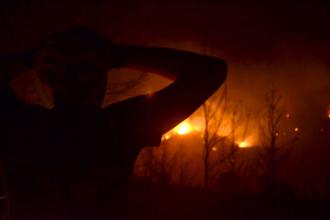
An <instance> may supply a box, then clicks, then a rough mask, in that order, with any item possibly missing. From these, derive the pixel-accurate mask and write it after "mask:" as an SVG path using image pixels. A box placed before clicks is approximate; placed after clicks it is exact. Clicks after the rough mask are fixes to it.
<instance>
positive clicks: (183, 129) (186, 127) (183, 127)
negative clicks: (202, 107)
mask: <svg viewBox="0 0 330 220" xmlns="http://www.w3.org/2000/svg"><path fill="white" fill-rule="evenodd" d="M173 130H174V132H175V133H177V134H178V135H185V134H188V133H190V132H191V131H192V130H193V126H192V125H191V124H190V123H188V122H186V121H184V122H182V123H181V124H179V125H178V126H176V127H175V128H174V129H173Z"/></svg>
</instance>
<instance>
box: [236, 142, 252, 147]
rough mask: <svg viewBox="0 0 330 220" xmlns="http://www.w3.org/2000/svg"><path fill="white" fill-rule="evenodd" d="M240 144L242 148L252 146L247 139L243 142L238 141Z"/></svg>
mask: <svg viewBox="0 0 330 220" xmlns="http://www.w3.org/2000/svg"><path fill="white" fill-rule="evenodd" d="M238 146H239V147H240V148H247V147H250V146H251V145H250V143H249V142H247V141H241V142H239V143H238Z"/></svg>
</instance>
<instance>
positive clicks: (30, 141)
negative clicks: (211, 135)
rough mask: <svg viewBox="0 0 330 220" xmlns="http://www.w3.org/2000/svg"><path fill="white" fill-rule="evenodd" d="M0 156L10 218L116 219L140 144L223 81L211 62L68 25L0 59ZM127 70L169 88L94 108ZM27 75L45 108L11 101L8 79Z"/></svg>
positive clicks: (154, 141) (154, 139) (156, 138)
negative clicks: (45, 96) (162, 80)
mask: <svg viewBox="0 0 330 220" xmlns="http://www.w3.org/2000/svg"><path fill="white" fill-rule="evenodd" d="M0 58H1V59H0V72H1V73H0V82H1V86H0V105H1V106H0V107H1V108H0V144H1V145H0V146H1V147H0V157H1V159H2V160H3V161H4V163H5V174H6V178H7V181H8V187H9V199H10V205H11V219H13V220H20V219H24V220H29V219H43V220H46V219H109V217H110V219H125V217H124V216H125V210H126V209H125V204H126V202H125V200H126V192H127V183H128V179H129V176H130V174H131V171H132V169H133V166H134V162H135V159H136V158H137V156H138V154H139V152H140V151H141V149H142V148H143V147H144V146H156V145H159V143H160V139H161V136H162V134H164V133H166V132H167V131H168V130H170V129H171V128H173V127H174V126H175V125H177V124H179V123H180V122H181V121H183V120H184V119H185V118H187V117H188V116H189V115H190V114H192V113H193V112H194V111H195V110H196V109H197V108H198V107H199V106H200V105H201V104H202V103H203V102H204V101H205V100H206V99H207V98H208V97H209V96H210V95H211V94H212V93H214V92H215V91H216V90H217V89H218V88H219V87H220V86H221V84H222V83H223V82H224V80H225V77H226V72H227V65H226V63H225V62H224V61H223V60H221V59H218V58H215V57H209V56H204V55H200V54H195V53H191V52H185V51H179V50H174V49H167V48H149V47H140V46H130V45H121V44H115V43H113V42H111V41H110V40H108V39H106V38H105V37H103V36H101V35H99V34H98V33H96V32H94V31H91V30H89V29H84V28H71V29H68V30H65V31H63V32H59V33H56V34H53V35H51V36H49V37H47V38H45V39H44V40H43V41H42V42H41V43H40V45H39V46H38V47H37V48H33V49H30V50H26V51H21V52H15V53H11V54H2V55H1V57H0ZM115 67H127V68H133V69H136V70H142V71H148V72H153V73H156V74H159V75H162V76H165V77H168V78H171V79H174V83H172V84H171V85H169V86H168V87H166V88H165V89H162V90H160V91H158V92H156V93H155V94H154V95H153V97H152V98H148V97H146V96H143V95H141V96H137V97H134V98H131V99H128V100H125V101H121V102H118V103H115V104H112V105H110V106H108V107H105V108H101V107H100V106H101V103H102V101H103V98H104V95H105V89H106V81H107V80H106V79H107V74H106V73H107V71H109V70H111V69H112V68H115ZM31 69H34V70H36V71H37V73H38V76H39V77H40V78H41V79H42V80H43V81H44V82H46V83H47V84H48V85H49V86H50V87H51V88H52V90H53V95H54V100H55V107H54V108H53V109H50V110H49V109H46V108H43V107H41V106H37V105H28V104H25V103H23V102H22V101H21V100H19V99H18V98H17V97H16V96H15V94H14V92H13V91H12V90H11V89H10V88H9V86H8V82H9V81H10V80H12V79H13V78H14V77H16V76H17V75H19V74H21V73H23V72H26V71H28V70H31Z"/></svg>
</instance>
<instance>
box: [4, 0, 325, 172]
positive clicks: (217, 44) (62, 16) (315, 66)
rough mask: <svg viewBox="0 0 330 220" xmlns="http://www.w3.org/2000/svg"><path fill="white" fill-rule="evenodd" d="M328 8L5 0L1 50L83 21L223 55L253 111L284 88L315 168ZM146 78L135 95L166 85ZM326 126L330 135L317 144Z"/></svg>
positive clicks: (130, 39)
mask: <svg viewBox="0 0 330 220" xmlns="http://www.w3.org/2000/svg"><path fill="white" fill-rule="evenodd" d="M329 10H330V4H329V3H326V2H325V1H310V2H308V1H299V2H297V3H295V2H294V1H290V3H288V2H287V1H267V3H263V2H262V1H252V2H250V3H249V4H247V3H242V2H239V1H236V2H232V1H190V2H189V3H183V2H182V3H177V2H175V1H172V2H171V1H150V0H141V1H120V2H119V1H118V2H114V1H112V2H107V1H98V2H97V3H93V4H91V3H90V2H87V1H77V0H67V1H61V0H58V1H47V2H45V1H41V0H31V1H27V0H26V1H25V0H21V1H2V3H1V9H0V11H1V15H0V24H1V27H2V28H1V37H0V49H1V51H12V50H16V49H22V48H27V47H32V46H34V45H36V44H37V42H38V41H39V40H40V39H41V38H42V37H44V36H45V35H47V34H49V33H52V32H55V31H57V30H61V29H64V28H66V27H69V26H73V25H84V26H88V27H91V28H94V29H96V30H98V31H100V32H101V33H103V34H104V35H106V36H108V37H109V38H112V39H113V40H114V41H116V42H121V43H127V44H138V45H146V46H159V47H171V48H177V49H184V50H189V51H194V52H199V53H205V54H208V55H212V56H218V57H222V58H223V59H225V60H226V61H227V62H228V66H229V74H228V80H227V84H228V88H229V94H230V96H231V99H232V100H234V101H237V102H238V101H239V100H242V101H243V102H244V104H245V105H246V106H247V107H248V108H249V109H250V111H251V112H258V111H260V109H262V106H263V102H264V99H265V94H266V91H267V90H269V88H270V87H271V86H272V85H275V87H276V88H278V90H279V91H280V92H281V93H282V96H283V101H284V104H285V109H286V111H288V112H290V113H291V114H292V120H293V121H292V123H293V124H294V125H293V126H297V127H299V128H300V130H301V132H302V138H301V140H300V143H299V144H298V146H299V147H300V148H302V149H300V152H299V153H300V154H301V155H302V156H301V157H300V158H302V159H300V160H297V161H299V162H297V166H298V165H301V163H305V162H306V161H307V165H306V167H307V168H308V169H310V170H311V172H310V173H313V172H314V171H315V170H320V169H321V168H320V167H321V166H322V167H325V166H324V164H327V163H328V162H327V161H328V159H327V156H326V155H329V153H330V150H329V149H327V148H326V147H325V146H328V145H329V135H330V130H329V129H330V127H329V118H328V116H327V115H328V110H329V108H330V92H329V91H330V74H329V71H330V64H329V49H330V43H329V40H328V39H329V34H330V28H329V26H330V13H329ZM148 79H149V81H148V82H144V84H143V86H144V89H140V90H138V92H137V93H140V92H143V91H144V90H145V91H146V90H150V88H149V87H150V85H153V86H152V89H157V88H161V87H162V86H164V85H166V83H168V82H167V81H164V82H162V80H161V79H159V80H158V81H157V82H155V79H154V78H152V77H151V78H150V77H149V78H148ZM124 80H125V79H124ZM148 83H149V87H148ZM162 83H164V84H162ZM155 84H157V86H154V85H155ZM156 87H157V88H156ZM108 98H109V97H108ZM320 129H325V132H326V134H327V138H325V142H323V143H316V139H318V137H319V135H320V133H319V131H320ZM306 155H309V156H308V160H307V159H305V157H306ZM318 160H320V161H322V162H321V163H320V164H322V163H323V164H322V165H319V166H320V167H319V166H318V165H315V164H314V162H315V161H318ZM313 164H314V165H313ZM327 166H329V164H327ZM327 172H329V171H327ZM314 173H315V172H314Z"/></svg>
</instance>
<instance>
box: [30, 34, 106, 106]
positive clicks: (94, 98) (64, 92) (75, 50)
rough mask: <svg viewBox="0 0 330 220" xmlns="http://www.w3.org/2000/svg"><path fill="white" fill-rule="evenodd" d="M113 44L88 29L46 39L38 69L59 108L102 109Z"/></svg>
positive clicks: (38, 52) (36, 63)
mask: <svg viewBox="0 0 330 220" xmlns="http://www.w3.org/2000/svg"><path fill="white" fill-rule="evenodd" d="M110 44H111V41H109V40H107V39H105V38H104V37H102V36H100V35H98V34H97V33H96V32H94V31H91V30H89V29H84V28H72V29H68V30H66V31H63V32H59V33H56V34H53V35H51V36H49V37H47V38H45V39H44V40H43V41H42V42H41V44H40V47H39V48H38V50H37V55H36V58H35V66H36V68H37V72H38V74H39V76H40V78H41V80H43V81H44V82H46V83H47V84H48V85H49V86H50V87H51V88H52V90H53V93H54V99H55V104H56V105H89V106H95V107H100V105H101V104H102V101H103V98H104V95H105V90H106V83H107V74H106V73H107V68H108V67H107V65H105V63H104V62H103V61H104V58H103V57H102V56H104V55H105V54H106V53H107V49H109V46H110Z"/></svg>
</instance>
